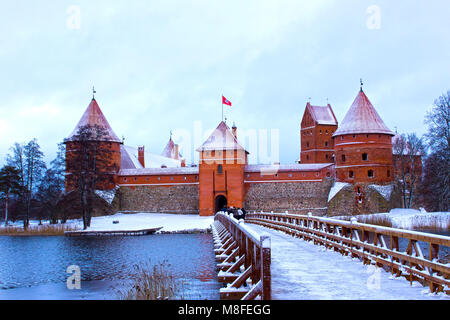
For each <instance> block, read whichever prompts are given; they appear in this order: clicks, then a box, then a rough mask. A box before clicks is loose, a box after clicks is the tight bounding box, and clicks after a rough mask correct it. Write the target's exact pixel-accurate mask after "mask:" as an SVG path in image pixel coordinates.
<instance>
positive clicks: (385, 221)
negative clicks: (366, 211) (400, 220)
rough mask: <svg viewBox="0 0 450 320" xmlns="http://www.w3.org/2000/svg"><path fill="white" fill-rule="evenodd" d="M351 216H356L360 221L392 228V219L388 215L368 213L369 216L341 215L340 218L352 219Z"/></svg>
mask: <svg viewBox="0 0 450 320" xmlns="http://www.w3.org/2000/svg"><path fill="white" fill-rule="evenodd" d="M351 218H356V220H357V221H358V222H359V223H365V224H373V225H377V226H383V227H390V228H392V221H391V219H389V218H388V217H386V216H377V215H368V216H340V217H338V219H339V220H344V221H350V219H351Z"/></svg>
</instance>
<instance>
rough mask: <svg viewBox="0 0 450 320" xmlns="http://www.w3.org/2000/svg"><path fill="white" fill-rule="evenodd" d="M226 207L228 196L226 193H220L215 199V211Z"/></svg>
mask: <svg viewBox="0 0 450 320" xmlns="http://www.w3.org/2000/svg"><path fill="white" fill-rule="evenodd" d="M224 207H227V198H226V197H225V196H224V195H221V194H220V195H218V196H217V197H216V199H215V200H214V208H215V210H214V212H218V211H220V210H221V209H223V208H224Z"/></svg>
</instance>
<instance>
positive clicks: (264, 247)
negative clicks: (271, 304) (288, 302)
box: [260, 236, 272, 300]
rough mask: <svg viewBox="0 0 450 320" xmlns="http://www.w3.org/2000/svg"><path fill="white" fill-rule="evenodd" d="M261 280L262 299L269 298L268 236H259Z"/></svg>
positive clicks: (270, 288)
mask: <svg viewBox="0 0 450 320" xmlns="http://www.w3.org/2000/svg"><path fill="white" fill-rule="evenodd" d="M260 239H261V240H260V248H261V249H260V250H261V281H262V294H261V299H262V300H270V299H271V296H272V286H271V275H270V262H271V257H270V237H269V236H261V238H260Z"/></svg>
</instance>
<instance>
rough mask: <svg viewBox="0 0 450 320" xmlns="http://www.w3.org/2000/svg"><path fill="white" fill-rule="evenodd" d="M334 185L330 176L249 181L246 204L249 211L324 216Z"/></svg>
mask: <svg viewBox="0 0 450 320" xmlns="http://www.w3.org/2000/svg"><path fill="white" fill-rule="evenodd" d="M332 184H333V182H332V180H331V179H324V180H323V181H320V182H286V183H282V182H267V183H246V189H247V194H246V198H245V204H244V207H245V209H246V210H247V211H249V210H251V211H253V210H256V211H261V210H262V211H274V212H285V211H289V212H290V213H299V214H307V213H308V212H312V213H313V214H314V215H324V214H326V211H327V208H326V207H327V200H328V193H329V190H330V188H331V185H332Z"/></svg>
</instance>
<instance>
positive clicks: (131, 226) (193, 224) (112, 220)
mask: <svg viewBox="0 0 450 320" xmlns="http://www.w3.org/2000/svg"><path fill="white" fill-rule="evenodd" d="M213 221H214V217H213V216H210V217H201V216H198V215H192V214H166V213H152V212H140V213H121V212H119V213H116V214H113V215H109V216H101V217H92V220H91V226H90V227H89V228H87V229H86V230H83V221H82V219H73V220H68V221H67V222H66V224H65V225H67V226H69V227H72V228H74V231H75V230H76V231H78V232H90V231H100V232H102V231H118V230H121V231H136V230H142V229H152V228H159V227H162V229H160V230H159V231H157V232H156V234H180V233H183V234H190V233H208V232H210V229H211V224H212V222H213ZM22 223H23V222H22V221H17V222H15V223H10V224H9V227H22ZM38 223H39V221H30V227H32V228H39V226H38ZM43 224H44V225H48V222H47V221H45V222H44V221H43ZM55 226H56V225H55ZM2 228H4V225H2V226H1V227H0V230H1V229H2ZM21 235H23V234H21ZM30 235H38V234H30Z"/></svg>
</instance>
